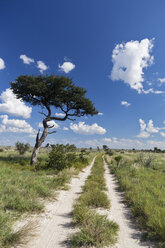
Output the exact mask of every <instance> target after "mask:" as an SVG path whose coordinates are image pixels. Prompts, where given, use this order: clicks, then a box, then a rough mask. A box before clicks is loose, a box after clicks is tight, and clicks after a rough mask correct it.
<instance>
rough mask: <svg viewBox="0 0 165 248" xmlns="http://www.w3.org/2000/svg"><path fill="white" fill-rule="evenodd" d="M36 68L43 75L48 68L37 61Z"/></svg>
mask: <svg viewBox="0 0 165 248" xmlns="http://www.w3.org/2000/svg"><path fill="white" fill-rule="evenodd" d="M37 68H38V69H39V71H40V72H41V73H43V72H44V71H46V70H47V69H48V66H47V65H46V64H45V63H44V62H43V61H41V60H39V61H37Z"/></svg>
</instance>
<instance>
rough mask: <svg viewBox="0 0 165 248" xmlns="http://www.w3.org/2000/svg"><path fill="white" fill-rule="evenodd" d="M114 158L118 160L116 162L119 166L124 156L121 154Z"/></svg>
mask: <svg viewBox="0 0 165 248" xmlns="http://www.w3.org/2000/svg"><path fill="white" fill-rule="evenodd" d="M114 159H115V161H116V163H117V166H119V164H120V161H121V160H122V156H121V155H118V156H116V157H115V158H114Z"/></svg>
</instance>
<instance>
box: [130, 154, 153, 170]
mask: <svg viewBox="0 0 165 248" xmlns="http://www.w3.org/2000/svg"><path fill="white" fill-rule="evenodd" d="M153 160H154V157H153V156H152V155H151V154H147V155H145V154H144V153H140V154H139V155H138V157H137V159H136V160H135V162H137V163H139V164H140V165H141V166H144V167H151V165H152V162H153Z"/></svg>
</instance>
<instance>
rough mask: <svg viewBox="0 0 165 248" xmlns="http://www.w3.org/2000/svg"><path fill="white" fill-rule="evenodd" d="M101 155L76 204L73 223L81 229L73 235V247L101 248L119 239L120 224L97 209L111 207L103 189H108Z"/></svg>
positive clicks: (71, 241) (71, 242)
mask: <svg viewBox="0 0 165 248" xmlns="http://www.w3.org/2000/svg"><path fill="white" fill-rule="evenodd" d="M101 155H102V154H100V155H98V157H97V158H96V160H95V163H94V166H93V168H92V171H91V175H90V176H89V177H88V179H87V181H86V183H85V186H84V188H83V189H84V191H83V193H82V195H81V196H80V197H79V199H78V200H77V201H76V203H75V205H74V210H73V223H75V224H76V225H77V226H78V227H79V229H80V231H78V232H76V233H75V234H74V235H72V236H71V238H70V244H71V246H72V247H91V246H95V247H98V248H101V247H105V246H111V245H113V244H114V243H115V242H116V240H117V231H118V225H117V224H116V223H114V222H112V221H109V220H108V219H107V216H106V215H99V214H98V213H96V211H95V209H96V208H98V207H101V208H109V207H110V202H109V200H108V197H107V195H106V194H105V192H104V191H103V190H106V183H105V179H104V164H103V159H102V157H101Z"/></svg>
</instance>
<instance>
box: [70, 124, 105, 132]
mask: <svg viewBox="0 0 165 248" xmlns="http://www.w3.org/2000/svg"><path fill="white" fill-rule="evenodd" d="M70 129H71V130H72V131H73V132H75V133H79V134H88V135H92V134H101V135H102V134H105V133H106V129H105V128H103V127H100V126H98V124H97V123H94V124H92V125H91V126H90V125H87V124H85V122H79V123H78V124H73V123H71V124H70Z"/></svg>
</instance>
